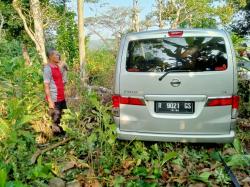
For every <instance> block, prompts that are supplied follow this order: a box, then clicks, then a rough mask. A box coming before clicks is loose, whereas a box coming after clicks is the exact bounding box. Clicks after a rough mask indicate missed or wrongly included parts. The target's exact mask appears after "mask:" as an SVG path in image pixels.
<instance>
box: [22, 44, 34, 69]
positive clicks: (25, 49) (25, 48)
mask: <svg viewBox="0 0 250 187" xmlns="http://www.w3.org/2000/svg"><path fill="white" fill-rule="evenodd" d="M22 53H23V58H24V60H25V64H26V65H27V66H30V65H32V64H31V61H30V55H29V53H28V50H27V46H26V45H25V44H23V45H22Z"/></svg>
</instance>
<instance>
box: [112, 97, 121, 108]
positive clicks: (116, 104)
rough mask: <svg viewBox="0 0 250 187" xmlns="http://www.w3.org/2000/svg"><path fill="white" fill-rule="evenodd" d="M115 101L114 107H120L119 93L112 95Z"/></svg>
mask: <svg viewBox="0 0 250 187" xmlns="http://www.w3.org/2000/svg"><path fill="white" fill-rule="evenodd" d="M112 101H113V108H119V106H120V96H119V95H113V96H112Z"/></svg>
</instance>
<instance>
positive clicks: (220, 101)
mask: <svg viewBox="0 0 250 187" xmlns="http://www.w3.org/2000/svg"><path fill="white" fill-rule="evenodd" d="M226 105H232V98H231V97H230V98H216V99H209V100H208V102H207V106H226Z"/></svg>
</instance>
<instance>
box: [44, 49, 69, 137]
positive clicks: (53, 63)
mask: <svg viewBox="0 0 250 187" xmlns="http://www.w3.org/2000/svg"><path fill="white" fill-rule="evenodd" d="M47 57H48V64H46V65H45V67H44V72H43V79H44V88H45V95H46V100H47V101H48V104H49V113H50V116H51V118H52V121H53V125H52V131H53V133H54V134H61V133H64V131H63V129H62V127H61V126H60V120H61V116H62V112H63V109H66V108H67V105H66V101H65V94H64V85H65V84H66V82H67V78H66V70H65V69H64V66H62V67H61V66H60V63H61V61H60V54H59V53H58V52H57V51H56V50H55V49H50V50H49V51H48V52H47Z"/></svg>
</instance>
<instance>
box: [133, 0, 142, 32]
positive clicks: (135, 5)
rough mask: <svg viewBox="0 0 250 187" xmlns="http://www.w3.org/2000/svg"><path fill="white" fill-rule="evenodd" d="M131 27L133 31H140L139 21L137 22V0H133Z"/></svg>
mask: <svg viewBox="0 0 250 187" xmlns="http://www.w3.org/2000/svg"><path fill="white" fill-rule="evenodd" d="M132 12H133V13H132V28H133V31H136V32H139V31H140V23H139V7H138V0H133V11H132Z"/></svg>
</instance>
